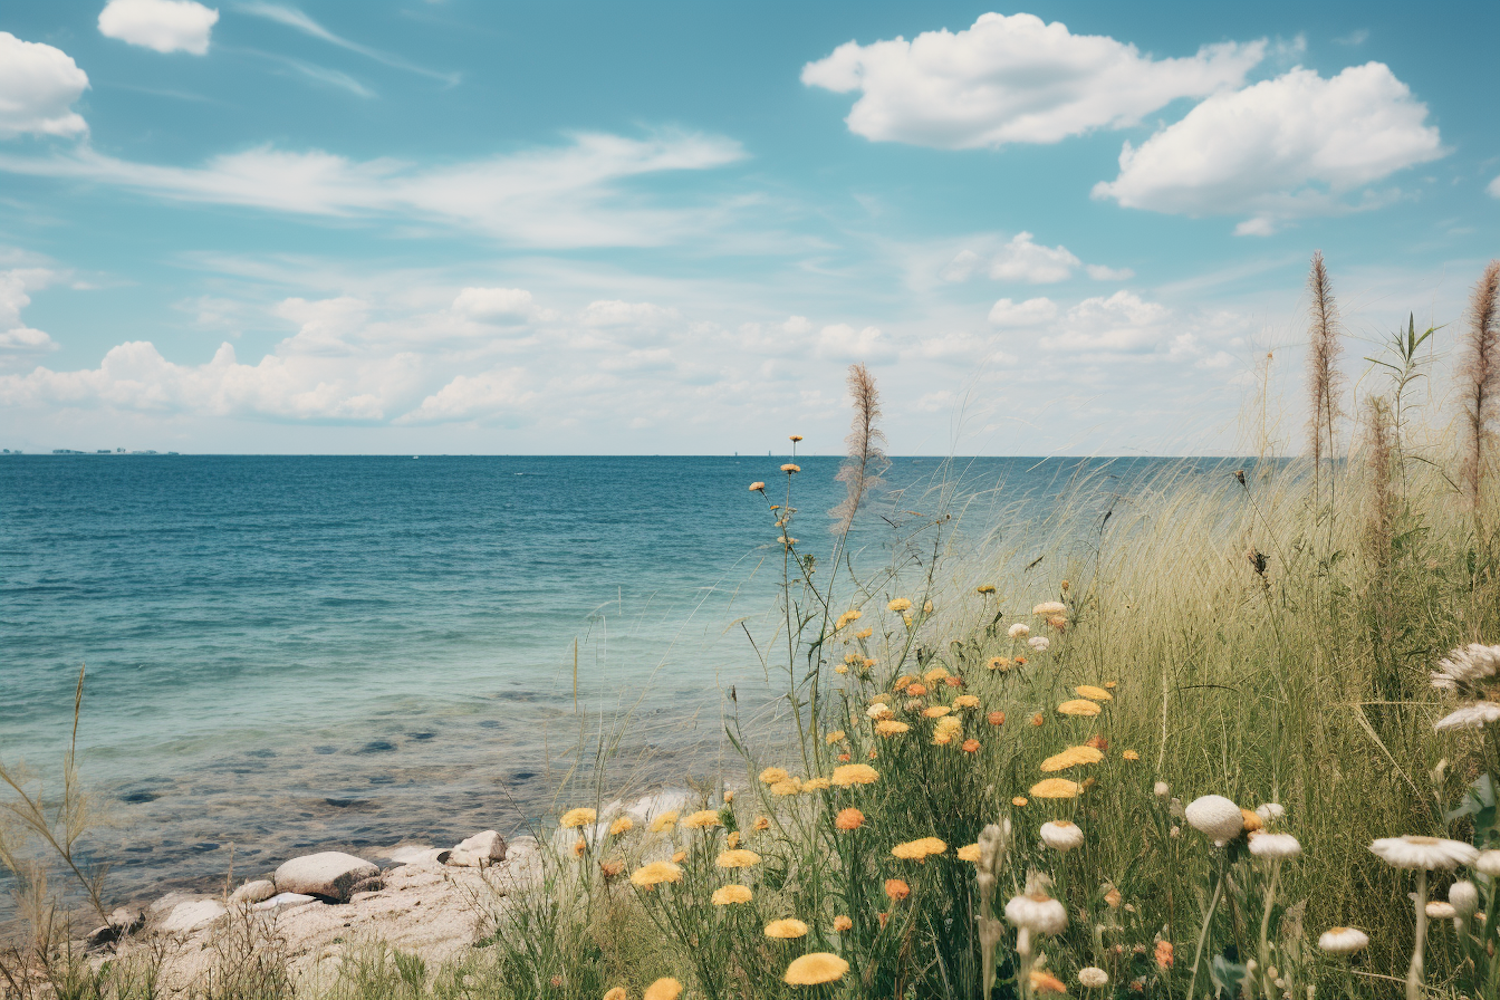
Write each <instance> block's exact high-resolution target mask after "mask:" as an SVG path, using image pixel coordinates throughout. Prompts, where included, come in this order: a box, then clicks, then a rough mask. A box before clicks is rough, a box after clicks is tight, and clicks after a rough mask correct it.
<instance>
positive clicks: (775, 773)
mask: <svg viewBox="0 0 1500 1000" xmlns="http://www.w3.org/2000/svg"><path fill="white" fill-rule="evenodd" d="M787 777H788V775H787V773H786V771H785V770H784V769H782V768H779V767H768V768H766V769H765V770H764V771H762V772H760V783H761V784H763V785H774V784H776V782H778V781H785V780H786V779H787Z"/></svg>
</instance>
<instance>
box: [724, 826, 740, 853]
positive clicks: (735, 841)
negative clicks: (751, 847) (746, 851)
mask: <svg viewBox="0 0 1500 1000" xmlns="http://www.w3.org/2000/svg"><path fill="white" fill-rule="evenodd" d="M724 843H725V845H726V846H727V847H728V848H729V849H730V850H731V851H732V850H734V849H735V848H736V847H739V846H740V831H738V830H731V831H729V836H727V837H725V838H724Z"/></svg>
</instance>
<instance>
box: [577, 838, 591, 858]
mask: <svg viewBox="0 0 1500 1000" xmlns="http://www.w3.org/2000/svg"><path fill="white" fill-rule="evenodd" d="M588 849H589V845H588V842H587V841H585V840H584V839H583V838H582V837H579V838H578V842H577V843H575V844H574V845H573V857H575V858H581V857H583V852H584V851H586V850H588Z"/></svg>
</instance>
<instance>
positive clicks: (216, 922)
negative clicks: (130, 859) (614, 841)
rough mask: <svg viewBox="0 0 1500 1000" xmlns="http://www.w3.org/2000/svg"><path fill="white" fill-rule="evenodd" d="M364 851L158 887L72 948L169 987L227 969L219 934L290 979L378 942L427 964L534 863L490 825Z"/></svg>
mask: <svg viewBox="0 0 1500 1000" xmlns="http://www.w3.org/2000/svg"><path fill="white" fill-rule="evenodd" d="M368 853H369V854H370V857H369V858H364V857H357V856H355V855H352V854H345V853H343V852H339V851H323V852H319V853H316V854H310V855H303V856H301V857H296V858H292V859H290V860H288V861H287V862H285V863H284V864H282V865H281V866H280V867H278V868H277V869H276V870H275V871H274V872H272V873H269V874H268V875H267V876H266V877H264V878H256V879H251V880H249V881H246V882H244V883H243V884H241V885H239V886H238V887H236V888H235V889H234V890H233V891H231V892H229V893H228V894H227V895H225V894H220V895H216V896H215V895H204V894H198V893H188V892H169V893H167V894H166V895H164V896H162V897H160V898H159V899H157V900H155V901H154V902H152V903H150V904H148V905H146V906H144V907H141V908H130V907H120V908H118V909H116V910H115V911H113V912H112V913H111V914H110V916H109V920H108V922H107V923H106V924H104V925H101V926H99V927H97V928H95V929H94V930H93V931H92V932H91V933H90V934H89V935H88V936H87V937H86V938H85V939H84V940H83V941H81V942H80V944H81V946H82V947H83V948H85V949H86V950H87V952H88V953H89V954H90V955H91V957H92V958H93V960H94V961H95V962H96V963H102V962H103V961H105V960H114V961H122V962H130V961H139V962H150V963H152V964H153V965H154V966H155V971H156V975H157V976H158V977H159V981H160V982H161V983H163V984H164V985H165V986H166V987H167V988H169V989H171V990H175V991H184V990H190V989H192V988H193V987H194V986H195V985H201V984H204V983H206V982H207V981H208V980H209V979H210V978H211V977H213V976H215V975H224V974H226V971H228V970H225V969H223V968H221V967H220V966H221V965H222V964H223V963H224V962H225V960H226V950H225V948H223V947H221V943H222V942H223V941H224V940H226V939H236V943H237V945H238V946H239V947H238V951H240V952H241V953H248V951H249V950H250V949H251V948H259V949H261V950H262V951H263V952H264V953H266V954H272V955H274V956H275V957H276V958H277V959H278V960H280V961H283V962H284V963H285V966H286V969H287V971H288V973H289V974H290V975H291V976H292V977H293V978H294V979H295V980H296V981H298V982H300V983H309V984H311V983H317V982H323V981H326V980H328V979H329V978H330V977H331V976H334V975H336V974H337V972H338V969H339V966H340V965H341V964H342V962H343V960H344V957H345V955H346V954H348V952H349V950H350V949H352V948H360V947H365V946H369V945H374V944H377V943H379V944H384V945H386V946H389V947H391V948H395V949H399V950H400V951H402V952H407V953H411V954H415V955H417V956H419V957H421V958H422V959H423V961H424V962H427V963H428V964H429V965H435V964H440V963H442V962H445V961H449V960H452V959H455V958H458V957H460V956H461V955H462V954H463V953H464V952H465V951H466V950H468V949H469V948H471V947H473V946H474V945H475V944H476V943H478V942H480V941H482V940H483V939H485V938H486V937H488V936H489V935H491V934H493V933H494V931H495V929H496V920H497V917H498V916H499V915H500V914H501V913H502V912H503V907H504V905H505V902H504V901H505V899H506V897H507V896H509V895H511V894H513V893H515V892H517V891H520V890H523V889H524V888H526V887H529V886H532V885H535V884H536V883H537V882H538V881H539V879H540V876H541V870H542V855H541V847H540V845H538V843H537V842H536V840H535V839H534V838H532V837H517V838H514V839H513V840H511V841H510V842H509V843H507V842H506V841H505V840H504V838H502V837H501V836H500V834H499V833H497V832H496V831H494V830H485V831H483V832H480V833H477V834H475V835H474V836H472V837H469V838H467V839H465V840H463V841H461V842H460V843H458V844H455V845H453V847H451V848H446V849H445V848H436V847H430V846H417V845H402V846H399V847H395V848H392V849H390V850H387V851H378V852H373V851H372V852H368ZM247 945H248V946H249V947H246V946H247ZM231 960H232V959H231Z"/></svg>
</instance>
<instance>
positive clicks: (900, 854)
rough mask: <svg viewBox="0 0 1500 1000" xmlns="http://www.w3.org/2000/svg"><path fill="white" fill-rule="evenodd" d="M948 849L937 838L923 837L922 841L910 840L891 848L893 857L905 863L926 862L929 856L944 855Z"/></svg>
mask: <svg viewBox="0 0 1500 1000" xmlns="http://www.w3.org/2000/svg"><path fill="white" fill-rule="evenodd" d="M947 849H948V845H947V844H945V843H943V842H942V841H941V840H939V839H938V838H936V837H923V838H921V839H920V840H909V841H907V842H906V843H904V844H897V845H896V846H895V847H893V848H891V855H892V856H893V857H897V858H900V859H902V860H903V861H925V860H926V859H927V856H928V855H931V854H942V853H943V852H944V851H946V850H947Z"/></svg>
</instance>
